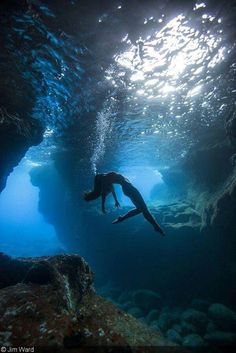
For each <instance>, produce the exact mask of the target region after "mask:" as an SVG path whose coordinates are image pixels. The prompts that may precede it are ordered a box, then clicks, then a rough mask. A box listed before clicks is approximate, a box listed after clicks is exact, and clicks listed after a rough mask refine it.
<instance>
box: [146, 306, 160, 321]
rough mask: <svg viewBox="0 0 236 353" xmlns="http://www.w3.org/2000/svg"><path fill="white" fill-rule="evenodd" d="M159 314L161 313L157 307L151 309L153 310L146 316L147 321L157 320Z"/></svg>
mask: <svg viewBox="0 0 236 353" xmlns="http://www.w3.org/2000/svg"><path fill="white" fill-rule="evenodd" d="M159 314H160V312H159V310H156V309H154V310H151V311H150V312H149V313H148V315H147V316H146V321H147V322H148V323H152V322H153V321H155V320H157V319H158V317H159Z"/></svg>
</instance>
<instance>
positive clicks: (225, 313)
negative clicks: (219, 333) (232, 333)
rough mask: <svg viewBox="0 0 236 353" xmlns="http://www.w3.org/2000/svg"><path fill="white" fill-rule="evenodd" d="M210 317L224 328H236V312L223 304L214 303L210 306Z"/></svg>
mask: <svg viewBox="0 0 236 353" xmlns="http://www.w3.org/2000/svg"><path fill="white" fill-rule="evenodd" d="M208 314H209V316H210V318H211V319H212V320H213V321H214V322H215V323H216V324H217V326H219V327H220V328H222V329H226V330H227V329H229V330H236V312H235V311H232V310H230V309H229V308H227V307H226V306H225V305H223V304H218V303H216V304H212V305H211V306H210V307H209V310H208Z"/></svg>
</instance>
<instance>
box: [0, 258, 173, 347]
mask: <svg viewBox="0 0 236 353" xmlns="http://www.w3.org/2000/svg"><path fill="white" fill-rule="evenodd" d="M0 264H1V267H0V268H1V271H0V283H1V290H0V341H1V345H3V346H14V347H17V346H26V347H32V346H36V347H45V346H47V347H50V348H51V349H52V350H53V351H56V350H60V351H64V350H65V349H71V348H79V349H80V350H81V352H82V351H83V350H84V349H85V347H97V346H102V347H117V349H119V347H122V349H123V347H125V349H127V350H128V351H129V352H132V347H136V348H137V349H136V351H137V352H139V351H140V352H141V350H142V349H141V348H140V350H139V347H143V346H170V347H171V346H174V345H175V344H174V343H172V342H170V341H168V340H167V339H165V338H164V337H163V336H162V335H160V334H159V333H158V332H157V331H154V330H151V329H149V328H148V327H147V326H146V325H145V324H143V323H141V322H140V321H139V320H136V319H135V318H134V317H132V316H131V315H129V314H127V313H125V312H123V311H121V310H119V309H118V308H116V307H115V306H114V305H113V304H112V303H111V302H109V301H107V300H105V299H103V298H102V297H100V296H98V295H96V293H95V292H94V289H93V286H92V282H93V273H92V271H91V270H90V268H89V266H88V265H87V263H86V262H85V261H84V260H83V259H82V258H81V257H80V256H78V255H57V256H51V257H49V256H47V257H38V258H20V259H12V258H10V257H8V256H6V255H4V254H1V255H0Z"/></svg>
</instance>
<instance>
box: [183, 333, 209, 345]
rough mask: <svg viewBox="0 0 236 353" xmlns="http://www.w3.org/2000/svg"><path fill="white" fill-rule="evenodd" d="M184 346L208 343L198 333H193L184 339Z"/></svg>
mask: <svg viewBox="0 0 236 353" xmlns="http://www.w3.org/2000/svg"><path fill="white" fill-rule="evenodd" d="M183 346H186V347H191V348H194V347H204V346H207V343H206V342H205V341H204V339H203V338H202V337H201V336H199V335H197V334H192V335H188V336H186V337H184V339H183Z"/></svg>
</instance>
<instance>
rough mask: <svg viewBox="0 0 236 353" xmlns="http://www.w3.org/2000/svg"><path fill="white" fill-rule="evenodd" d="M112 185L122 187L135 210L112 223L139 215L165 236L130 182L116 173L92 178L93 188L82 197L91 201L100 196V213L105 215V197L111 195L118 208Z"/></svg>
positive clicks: (97, 175)
mask: <svg viewBox="0 0 236 353" xmlns="http://www.w3.org/2000/svg"><path fill="white" fill-rule="evenodd" d="M113 184H119V185H121V187H122V191H123V193H124V194H125V195H126V196H128V197H129V198H130V200H131V201H132V202H133V204H134V205H135V208H134V209H132V210H130V211H129V212H127V213H126V214H124V215H123V216H119V217H118V218H117V219H115V220H114V221H113V222H112V223H113V224H115V223H120V222H123V221H124V220H125V219H127V218H130V217H134V216H136V215H138V214H140V213H142V214H143V216H144V218H146V220H147V221H148V222H149V223H151V225H152V226H153V228H154V230H155V231H156V232H159V233H161V234H162V235H165V233H164V231H163V230H162V229H161V227H160V226H159V224H158V223H157V222H156V220H155V219H154V217H153V216H152V215H151V213H150V211H149V210H148V208H147V205H146V203H145V201H144V199H143V197H142V195H141V194H140V192H139V191H138V190H137V189H136V188H135V187H134V186H133V185H132V184H131V182H130V181H129V180H128V179H126V178H125V177H124V176H123V175H121V174H118V173H116V172H109V173H105V174H96V176H95V178H94V188H93V190H91V191H87V192H85V193H84V195H83V197H84V200H86V201H92V200H95V199H97V198H98V197H100V196H101V198H102V212H103V213H106V209H105V201H106V196H107V195H108V194H110V193H112V195H113V197H114V200H115V207H117V208H118V207H120V204H119V202H118V199H117V196H116V193H115V189H114V186H113Z"/></svg>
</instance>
